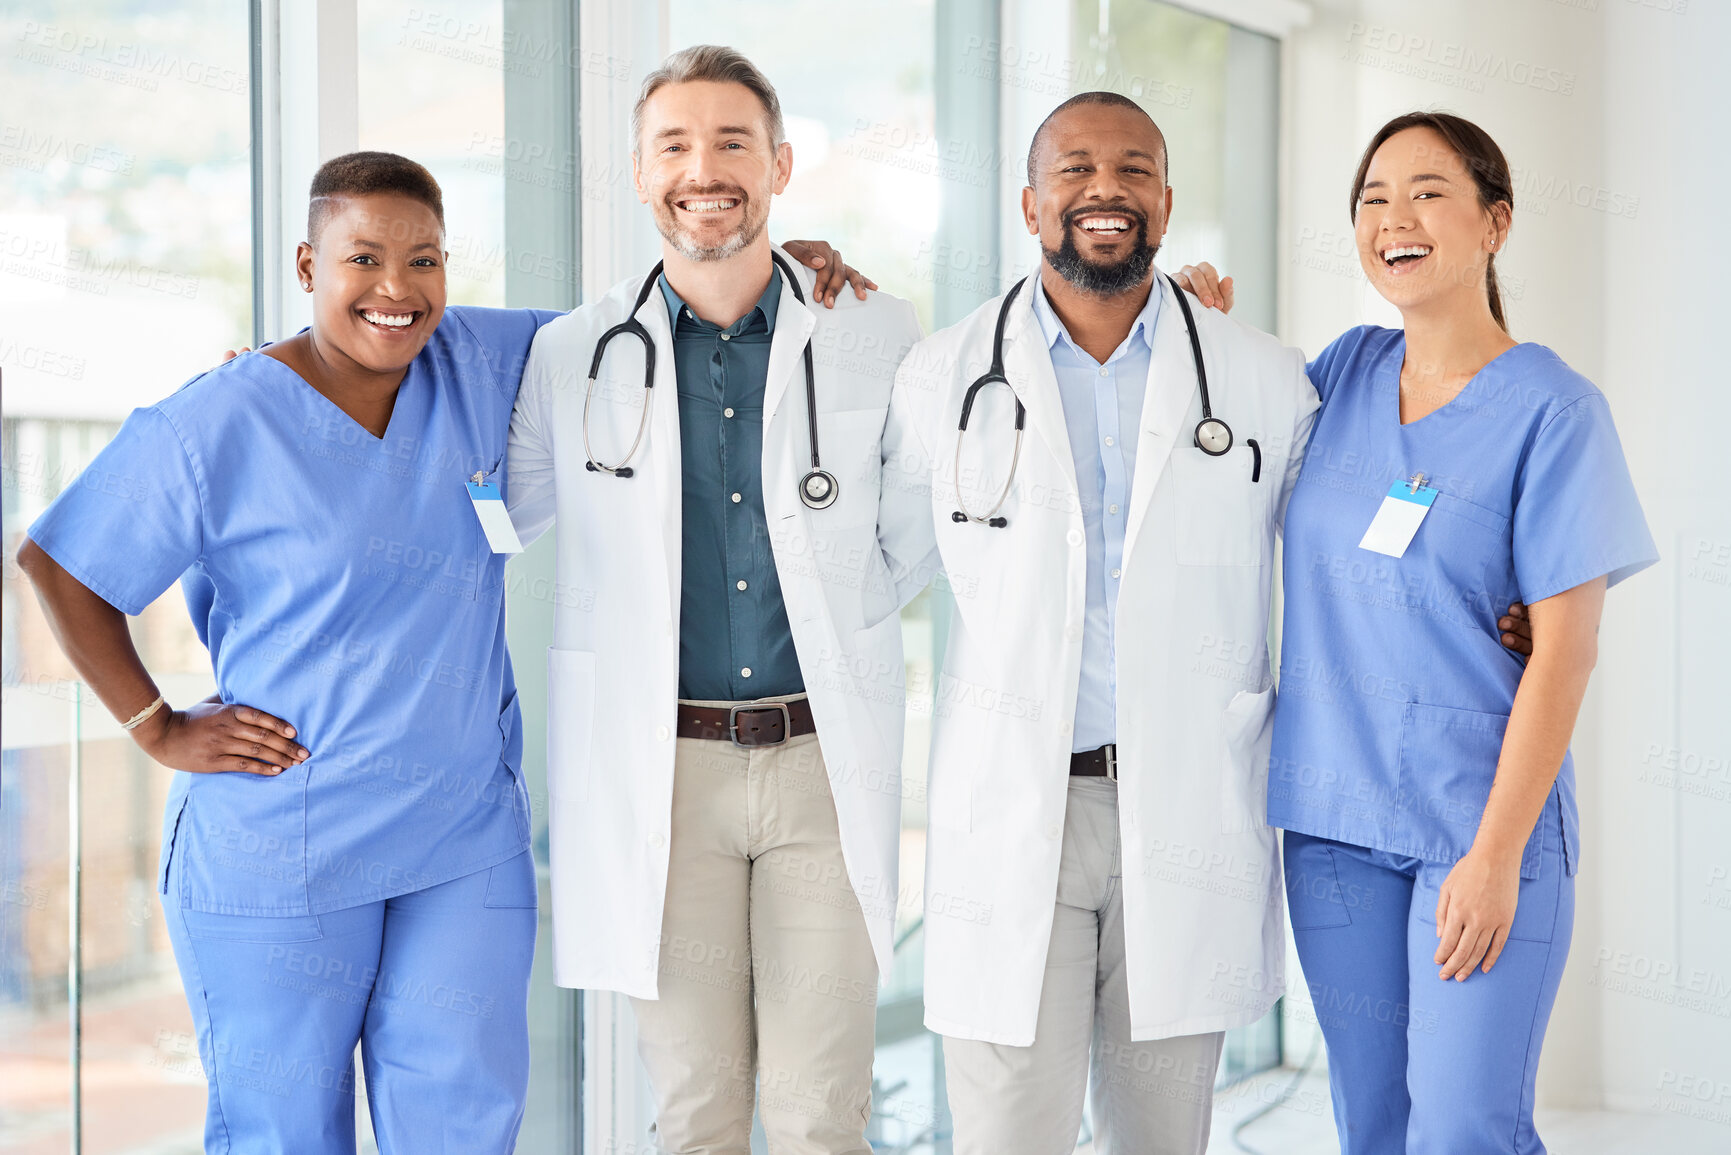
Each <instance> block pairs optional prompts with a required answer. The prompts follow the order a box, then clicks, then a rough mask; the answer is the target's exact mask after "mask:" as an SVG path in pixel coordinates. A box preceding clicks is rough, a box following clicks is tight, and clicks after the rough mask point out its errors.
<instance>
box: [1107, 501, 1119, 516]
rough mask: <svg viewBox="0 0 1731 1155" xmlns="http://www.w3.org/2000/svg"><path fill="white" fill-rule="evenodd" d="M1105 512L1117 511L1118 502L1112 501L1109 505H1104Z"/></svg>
mask: <svg viewBox="0 0 1731 1155" xmlns="http://www.w3.org/2000/svg"><path fill="white" fill-rule="evenodd" d="M1106 512H1107V513H1117V512H1118V503H1117V502H1115V501H1114V502H1113V503H1112V504H1111V505H1108V506H1107V507H1106Z"/></svg>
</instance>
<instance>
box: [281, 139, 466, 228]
mask: <svg viewBox="0 0 1731 1155" xmlns="http://www.w3.org/2000/svg"><path fill="white" fill-rule="evenodd" d="M372 193H396V194H398V195H399V196H406V197H409V198H410V199H412V200H418V201H420V202H421V203H422V204H424V205H426V206H427V207H428V208H430V209H432V210H433V215H434V216H435V217H437V218H439V228H441V229H443V228H444V227H445V200H444V195H443V194H442V193H441V192H440V191H439V182H438V181H436V180H434V179H433V174H432V173H430V172H428V171H427V168H426V166H425V165H421V164H417V163H415V162H414V161H412V160H410V159H409V158H408V157H406V156H398V155H397V154H396V153H394V152H350V153H345V154H343V155H342V156H338V157H332V158H331V159H330V160H327V161H325V163H323V164H321V165H319V171H318V172H316V173H314V174H313V185H312V188H311V189H310V190H308V193H307V196H308V203H307V244H309V245H312V246H313V247H314V248H317V247H318V243H319V234H320V233H322V232H324V231H325V225H326V224H327V223H329V221H330V219H331V217H333V216H335V215H336V213H337V211H338V209H339V207H340V202H341V201H342V200H343V199H344V198H345V197H361V196H368V195H371V194H372Z"/></svg>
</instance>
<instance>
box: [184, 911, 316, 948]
mask: <svg viewBox="0 0 1731 1155" xmlns="http://www.w3.org/2000/svg"><path fill="white" fill-rule="evenodd" d="M180 917H181V920H182V921H183V922H184V923H185V924H186V933H187V937H189V938H196V939H205V940H208V941H212V942H258V943H279V942H317V941H318V940H319V939H321V938H323V937H324V932H323V931H322V930H321V929H320V928H319V919H318V915H316V914H288V915H274V914H212V913H211V912H210V911H207V910H190V909H188V910H182V911H181V912H180Z"/></svg>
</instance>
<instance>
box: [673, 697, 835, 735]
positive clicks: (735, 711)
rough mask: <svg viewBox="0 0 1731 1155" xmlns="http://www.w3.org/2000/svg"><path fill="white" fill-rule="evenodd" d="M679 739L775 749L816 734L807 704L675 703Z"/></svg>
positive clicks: (800, 700)
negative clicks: (785, 743) (711, 704)
mask: <svg viewBox="0 0 1731 1155" xmlns="http://www.w3.org/2000/svg"><path fill="white" fill-rule="evenodd" d="M674 732H675V733H677V734H678V735H679V736H680V737H681V738H703V739H706V740H709V741H714V742H732V743H733V744H734V745H735V746H779V745H781V744H782V743H783V742H785V741H787V740H788V739H789V738H798V737H800V736H801V735H802V734H813V733H816V732H817V723H816V722H814V721H813V720H812V717H811V701H810V700H809V699H807V698H795V699H794V700H793V701H791V702H742V703H740V704H739V705H737V706H688V705H686V704H685V703H684V702H681V703H679V723H678V725H677V726H676V727H675V729H674Z"/></svg>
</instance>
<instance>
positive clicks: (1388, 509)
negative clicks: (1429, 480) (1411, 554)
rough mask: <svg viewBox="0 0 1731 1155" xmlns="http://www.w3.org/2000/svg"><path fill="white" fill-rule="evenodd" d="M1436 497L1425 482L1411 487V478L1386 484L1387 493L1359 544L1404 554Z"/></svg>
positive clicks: (1377, 550) (1359, 546) (1390, 555)
mask: <svg viewBox="0 0 1731 1155" xmlns="http://www.w3.org/2000/svg"><path fill="white" fill-rule="evenodd" d="M1435 500H1436V490H1435V489H1433V488H1431V487H1430V486H1428V485H1420V486H1418V487H1417V488H1414V487H1413V485H1412V483H1410V482H1406V481H1397V482H1395V483H1394V484H1393V485H1391V486H1389V487H1388V496H1387V497H1385V498H1383V499H1382V505H1381V506H1380V507H1379V508H1378V509H1377V511H1376V516H1375V517H1374V518H1372V519H1371V522H1370V528H1369V529H1367V530H1365V531H1364V537H1363V539H1362V540H1360V541H1359V543H1358V548H1359V549H1368V550H1371V551H1372V552H1374V553H1380V554H1386V555H1387V556H1389V557H1403V556H1405V554H1406V547H1407V546H1409V545H1411V544H1412V539H1413V535H1414V534H1416V533H1418V527H1419V526H1420V525H1421V524H1422V523H1423V522H1424V516H1425V514H1427V513H1429V512H1430V507H1431V503H1432V502H1434V501H1435Z"/></svg>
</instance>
